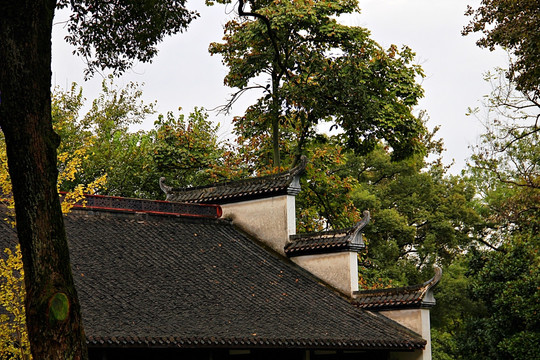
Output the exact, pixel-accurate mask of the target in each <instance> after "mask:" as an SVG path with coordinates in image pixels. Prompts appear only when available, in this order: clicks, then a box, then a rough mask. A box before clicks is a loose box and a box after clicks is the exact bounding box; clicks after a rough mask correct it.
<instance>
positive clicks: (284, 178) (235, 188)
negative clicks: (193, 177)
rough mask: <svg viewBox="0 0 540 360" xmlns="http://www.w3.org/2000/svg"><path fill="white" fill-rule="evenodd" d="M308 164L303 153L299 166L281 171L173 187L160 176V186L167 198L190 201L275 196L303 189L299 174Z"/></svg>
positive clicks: (199, 201)
mask: <svg viewBox="0 0 540 360" xmlns="http://www.w3.org/2000/svg"><path fill="white" fill-rule="evenodd" d="M306 164H307V159H306V157H305V156H302V158H301V161H300V164H299V165H298V166H296V167H294V168H293V169H291V170H289V171H285V172H282V173H279V174H274V175H268V176H263V177H256V178H249V179H243V180H237V181H230V182H224V183H218V184H213V185H208V186H199V187H193V188H171V187H168V186H167V185H165V183H164V182H165V178H161V179H160V186H161V189H162V190H163V191H164V192H165V194H167V200H168V201H177V202H187V203H204V204H209V203H211V204H222V203H229V202H235V201H244V200H248V199H257V198H262V197H268V196H275V195H284V194H291V195H296V194H298V192H299V191H300V182H299V175H300V174H301V173H302V172H303V171H304V170H305V167H306Z"/></svg>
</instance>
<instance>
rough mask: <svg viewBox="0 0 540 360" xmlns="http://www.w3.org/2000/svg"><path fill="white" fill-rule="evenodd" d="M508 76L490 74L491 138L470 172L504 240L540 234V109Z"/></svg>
mask: <svg viewBox="0 0 540 360" xmlns="http://www.w3.org/2000/svg"><path fill="white" fill-rule="evenodd" d="M503 73H504V70H502V69H498V71H497V72H496V73H495V74H488V75H487V76H486V79H487V80H489V81H490V82H491V84H492V86H493V91H492V93H491V94H490V96H489V97H488V99H487V102H486V104H485V106H486V108H487V110H488V111H487V114H486V119H485V120H484V124H485V127H486V132H485V133H484V134H483V135H482V137H481V143H480V144H479V145H478V146H476V147H475V148H474V149H473V150H474V153H473V156H472V157H471V164H470V167H469V172H470V175H471V178H472V179H473V180H474V182H475V185H476V187H477V188H478V189H479V191H480V193H481V195H482V201H481V204H480V205H481V206H480V207H479V209H478V210H479V211H480V212H481V213H482V215H483V216H484V218H485V219H486V220H487V221H488V222H489V223H490V224H491V227H492V228H493V229H495V230H497V231H498V232H499V233H500V234H499V236H498V237H497V236H494V240H495V241H497V239H500V237H501V236H504V233H507V232H509V231H516V230H519V231H523V230H527V229H528V230H531V231H533V232H538V231H540V222H539V219H540V213H539V208H538V203H539V202H540V145H539V140H540V132H539V131H540V128H539V127H538V117H539V116H540V105H539V104H538V102H537V101H535V100H534V99H533V98H531V96H530V94H528V93H524V92H519V91H516V90H515V88H514V84H513V83H512V82H510V81H508V80H507V79H505V78H504V75H503Z"/></svg>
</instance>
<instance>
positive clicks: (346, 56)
mask: <svg viewBox="0 0 540 360" xmlns="http://www.w3.org/2000/svg"><path fill="white" fill-rule="evenodd" d="M249 5H250V7H251V13H250V14H257V15H258V17H257V18H256V19H255V20H253V21H249V20H242V21H239V20H233V21H230V22H229V23H227V24H226V26H225V36H224V42H223V43H213V44H211V45H210V52H211V53H212V54H219V55H221V56H222V57H223V62H224V64H225V65H226V66H227V67H228V68H229V73H228V74H227V76H226V77H225V84H226V85H228V86H231V87H234V88H238V89H239V90H238V91H237V92H236V93H235V94H234V95H233V97H232V98H231V100H230V102H229V104H228V105H226V106H225V107H224V109H225V110H227V109H228V107H229V106H230V105H231V104H232V103H234V101H235V100H236V99H237V97H238V96H240V95H241V94H242V93H243V92H245V91H247V90H250V89H254V88H255V89H259V90H261V91H262V92H263V96H262V97H261V98H260V99H259V100H258V102H257V103H256V104H254V105H253V106H251V107H250V108H249V109H248V110H247V112H246V116H245V117H244V118H242V119H241V121H246V122H247V123H249V124H258V126H257V128H258V129H260V132H263V131H268V129H272V131H273V134H272V137H273V138H274V146H276V144H275V143H276V142H278V141H279V139H276V135H275V131H276V130H275V129H276V127H277V126H278V125H279V127H280V131H281V132H282V133H284V134H282V135H279V137H278V138H281V137H282V136H290V134H288V132H289V131H290V129H289V128H288V127H287V125H286V124H285V123H286V122H295V124H293V127H295V128H297V135H296V136H297V137H298V138H297V139H298V142H297V144H296V153H297V156H299V155H300V153H301V152H302V150H303V147H304V145H305V144H306V140H307V139H308V138H309V137H310V136H312V135H313V134H314V128H315V125H317V124H318V123H320V122H326V121H328V122H330V123H331V124H333V125H334V126H335V127H338V128H340V129H341V130H342V135H341V137H340V142H341V143H342V144H343V145H344V146H346V147H347V148H350V149H354V150H355V151H357V152H359V153H364V154H365V153H367V152H369V151H370V150H372V149H373V148H374V147H375V146H376V144H377V143H378V141H379V140H382V139H384V141H385V142H386V143H387V144H388V145H389V146H390V147H391V149H392V150H393V152H392V155H393V157H394V158H396V159H397V158H404V157H406V156H409V155H411V154H412V153H414V152H416V151H419V150H421V149H422V141H421V137H422V136H423V134H424V133H425V129H424V127H423V123H422V121H421V120H420V119H419V118H418V117H416V116H414V115H413V114H412V107H413V106H414V105H416V104H417V101H418V99H419V98H420V97H421V96H422V95H423V91H422V88H421V87H420V85H419V84H417V83H416V78H417V77H421V76H423V74H422V70H421V68H420V67H419V66H417V65H415V64H413V59H414V54H413V52H412V51H411V50H410V49H408V48H406V47H404V48H403V49H402V50H401V51H400V50H398V49H397V47H395V46H391V47H390V48H389V49H388V50H383V49H382V48H381V47H380V46H379V45H378V44H377V43H376V42H375V41H373V40H372V39H370V37H369V31H368V30H366V29H364V28H361V27H355V26H346V25H343V24H340V23H339V21H337V20H336V19H337V18H339V16H340V15H343V14H348V13H352V12H353V11H357V10H358V7H357V5H358V4H357V2H356V1H354V0H342V1H328V0H318V1H277V0H276V1H262V2H261V1H256V2H255V1H253V2H249ZM241 13H242V12H241ZM248 15H249V14H248ZM261 17H262V18H264V19H266V20H267V22H264V21H260V19H261ZM268 25H269V26H270V27H268ZM260 75H266V76H267V77H266V79H270V82H269V83H267V84H266V85H265V84H264V83H262V84H261V83H259V81H261V78H260ZM266 79H263V80H262V81H263V82H264V81H265V80H266ZM250 126H251V125H250ZM274 151H275V150H274Z"/></svg>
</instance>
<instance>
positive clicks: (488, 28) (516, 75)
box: [463, 0, 540, 97]
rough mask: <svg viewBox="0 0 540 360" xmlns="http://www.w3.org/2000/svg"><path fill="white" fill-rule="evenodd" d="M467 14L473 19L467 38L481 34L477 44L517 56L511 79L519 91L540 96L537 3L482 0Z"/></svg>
mask: <svg viewBox="0 0 540 360" xmlns="http://www.w3.org/2000/svg"><path fill="white" fill-rule="evenodd" d="M466 15H469V16H472V20H471V22H470V23H469V25H468V26H466V27H465V28H464V30H463V34H464V35H467V34H469V33H471V32H481V33H483V34H484V37H483V38H481V39H480V40H478V42H477V45H478V46H480V47H483V48H488V49H490V50H493V49H494V48H495V46H496V45H499V46H501V47H503V48H505V49H508V50H510V51H511V52H512V53H513V55H514V56H515V57H516V61H515V63H514V64H512V66H511V68H510V70H509V72H508V76H509V78H510V79H512V80H515V81H516V85H517V89H518V90H520V91H524V92H529V91H531V92H534V93H535V97H538V96H540V47H539V46H538V44H540V30H539V29H540V12H539V11H538V1H537V0H519V1H509V0H482V2H481V6H479V7H478V9H476V10H474V9H473V8H471V7H470V6H469V8H468V9H467V12H466Z"/></svg>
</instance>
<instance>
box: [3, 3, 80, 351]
mask: <svg viewBox="0 0 540 360" xmlns="http://www.w3.org/2000/svg"><path fill="white" fill-rule="evenodd" d="M55 6H56V1H55V0H16V1H13V0H0V126H1V127H2V130H3V132H4V136H5V139H6V147H7V155H8V165H9V173H10V176H11V181H12V184H13V196H14V198H15V211H16V220H17V232H18V236H19V241H20V244H21V249H22V254H23V263H24V272H25V284H26V292H27V298H26V321H27V327H28V333H29V338H30V344H31V349H32V355H33V357H34V359H36V360H37V359H86V358H87V357H88V356H87V351H86V339H85V336H84V331H83V328H82V323H81V316H80V311H79V310H80V309H79V301H78V299H77V294H76V291H75V287H74V285H73V277H72V274H71V267H70V262H69V252H68V247H67V239H66V234H65V230H64V222H63V216H62V212H61V208H60V201H59V197H58V193H57V190H56V182H57V176H58V172H57V169H56V148H57V147H58V144H59V137H58V135H57V134H56V133H55V132H54V131H53V129H52V118H51V97H50V88H51V31H52V20H53V16H54V9H55Z"/></svg>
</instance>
